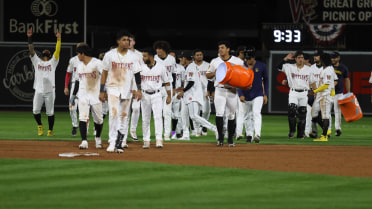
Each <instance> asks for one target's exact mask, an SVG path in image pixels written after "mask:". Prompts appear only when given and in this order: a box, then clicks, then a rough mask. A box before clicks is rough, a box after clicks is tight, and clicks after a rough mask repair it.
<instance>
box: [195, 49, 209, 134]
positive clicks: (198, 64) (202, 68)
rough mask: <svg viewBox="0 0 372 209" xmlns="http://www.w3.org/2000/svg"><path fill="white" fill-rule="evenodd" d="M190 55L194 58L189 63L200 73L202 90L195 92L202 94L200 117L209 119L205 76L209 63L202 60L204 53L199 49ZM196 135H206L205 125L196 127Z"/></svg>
mask: <svg viewBox="0 0 372 209" xmlns="http://www.w3.org/2000/svg"><path fill="white" fill-rule="evenodd" d="M192 56H193V58H194V62H193V63H191V64H190V65H191V66H193V67H195V68H196V70H197V72H199V73H200V82H201V89H202V92H197V93H198V94H202V101H201V111H202V117H203V118H204V119H206V120H209V116H210V113H211V103H210V98H209V95H207V87H208V79H207V77H206V74H207V70H208V67H209V63H208V62H206V61H204V53H203V51H202V50H201V49H195V50H194V51H193V52H192ZM199 125H200V124H199ZM195 129H196V130H197V133H196V134H197V135H203V136H206V135H207V127H202V126H201V127H196V128H195Z"/></svg>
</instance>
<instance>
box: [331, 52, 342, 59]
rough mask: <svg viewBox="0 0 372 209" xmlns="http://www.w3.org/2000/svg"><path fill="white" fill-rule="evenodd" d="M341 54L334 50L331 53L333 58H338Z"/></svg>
mask: <svg viewBox="0 0 372 209" xmlns="http://www.w3.org/2000/svg"><path fill="white" fill-rule="evenodd" d="M339 56H340V53H338V52H336V51H334V52H332V53H331V58H336V57H339Z"/></svg>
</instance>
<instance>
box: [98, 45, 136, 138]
mask: <svg viewBox="0 0 372 209" xmlns="http://www.w3.org/2000/svg"><path fill="white" fill-rule="evenodd" d="M140 63H141V62H140V60H139V58H138V56H137V55H136V54H135V53H134V52H132V51H130V50H128V51H127V52H126V54H124V55H121V54H120V53H119V52H118V49H117V48H115V49H112V50H110V51H109V52H107V53H106V54H105V57H104V58H103V70H105V71H108V76H107V81H106V89H107V95H108V105H109V143H110V144H111V143H115V142H116V137H117V131H120V132H121V133H124V130H119V129H123V126H122V125H121V124H122V123H123V122H124V118H125V116H127V115H128V112H129V106H130V104H131V94H130V92H131V90H132V88H131V86H132V82H133V80H134V74H135V73H138V72H140V71H141V67H140Z"/></svg>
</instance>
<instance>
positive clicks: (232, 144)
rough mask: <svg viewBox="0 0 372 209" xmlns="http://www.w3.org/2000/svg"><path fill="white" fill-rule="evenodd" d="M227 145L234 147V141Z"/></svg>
mask: <svg viewBox="0 0 372 209" xmlns="http://www.w3.org/2000/svg"><path fill="white" fill-rule="evenodd" d="M227 146H228V147H235V143H231V144H228V145H227Z"/></svg>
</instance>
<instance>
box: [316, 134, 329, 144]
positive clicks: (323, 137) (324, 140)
mask: <svg viewBox="0 0 372 209" xmlns="http://www.w3.org/2000/svg"><path fill="white" fill-rule="evenodd" d="M313 141H314V142H327V141H328V138H327V136H324V135H321V136H320V138H319V139H314V140H313Z"/></svg>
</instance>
